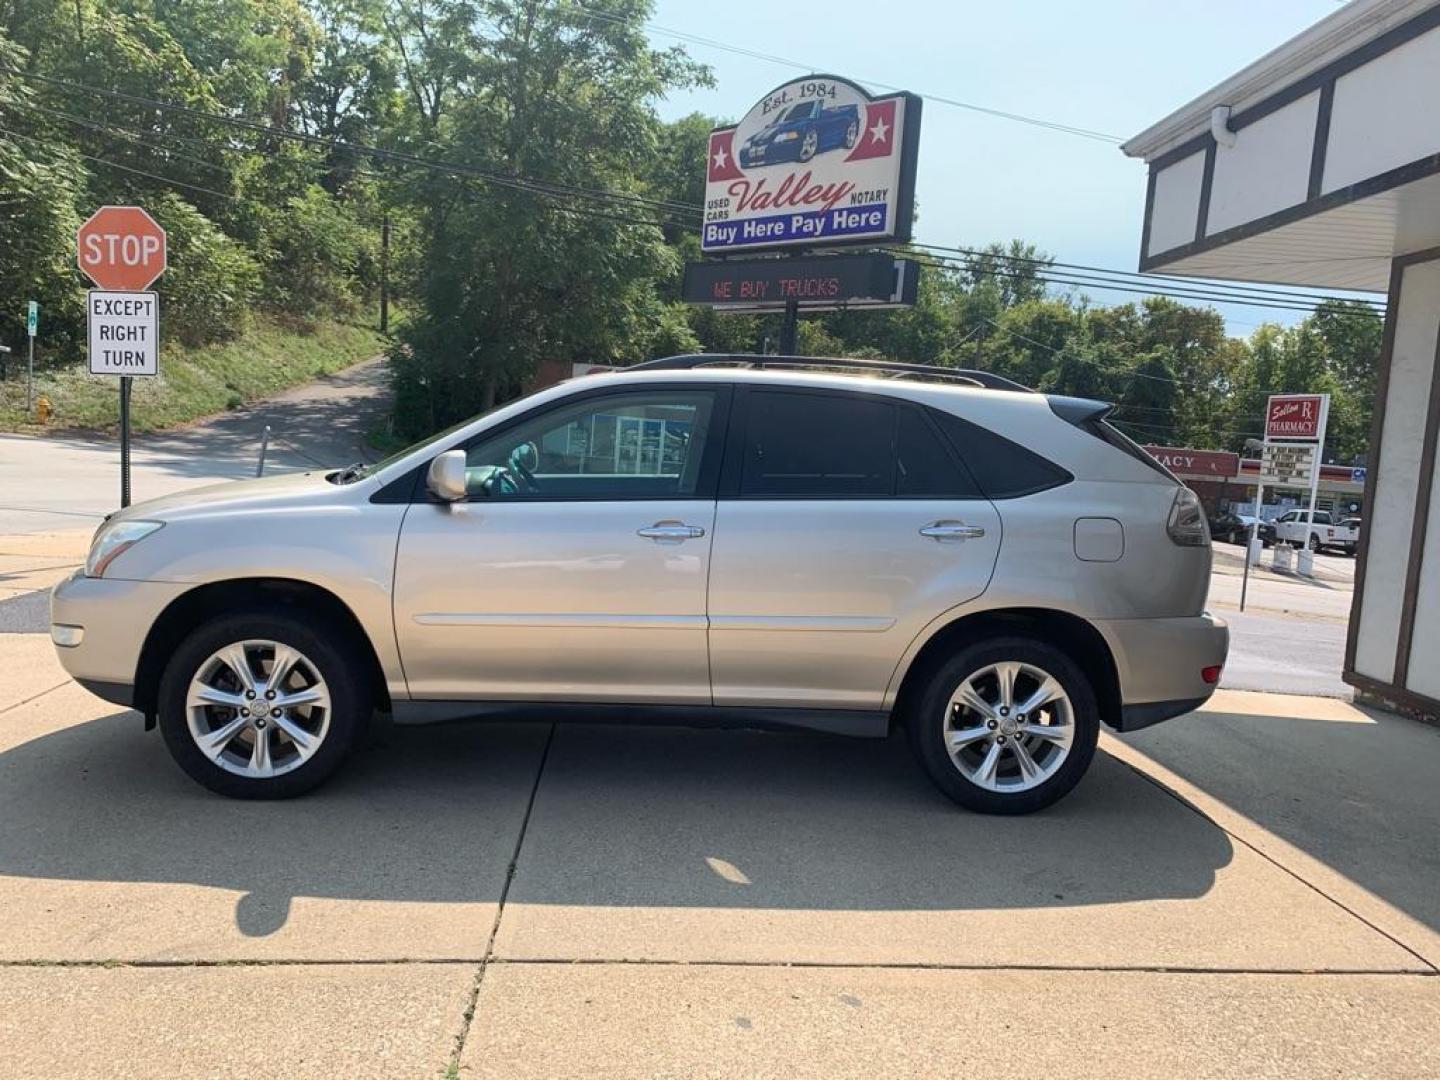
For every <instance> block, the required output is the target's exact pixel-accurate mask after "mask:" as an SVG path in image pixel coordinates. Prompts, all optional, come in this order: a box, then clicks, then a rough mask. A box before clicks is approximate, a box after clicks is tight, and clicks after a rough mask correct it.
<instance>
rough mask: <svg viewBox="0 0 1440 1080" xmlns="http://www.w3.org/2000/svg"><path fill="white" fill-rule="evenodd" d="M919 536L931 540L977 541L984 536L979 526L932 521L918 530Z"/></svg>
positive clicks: (982, 529) (958, 522) (959, 522)
mask: <svg viewBox="0 0 1440 1080" xmlns="http://www.w3.org/2000/svg"><path fill="white" fill-rule="evenodd" d="M920 535H921V536H928V537H930V538H931V539H932V540H979V539H980V537H982V536H984V535H985V529H984V528H983V527H982V526H980V525H966V524H965V523H964V522H963V521H932V522H931V523H930V524H929V525H924V526H922V527H921V529H920Z"/></svg>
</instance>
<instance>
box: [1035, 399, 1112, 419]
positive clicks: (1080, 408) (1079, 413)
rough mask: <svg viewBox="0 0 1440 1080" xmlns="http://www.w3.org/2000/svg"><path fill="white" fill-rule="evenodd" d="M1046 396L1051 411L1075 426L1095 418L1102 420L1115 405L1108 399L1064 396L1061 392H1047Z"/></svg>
mask: <svg viewBox="0 0 1440 1080" xmlns="http://www.w3.org/2000/svg"><path fill="white" fill-rule="evenodd" d="M1046 398H1047V400H1049V402H1050V411H1051V412H1053V413H1054V414H1055V415H1056V416H1058V417H1060V419H1061V420H1064V421H1066V422H1067V423H1071V424H1074V425H1075V426H1076V427H1083V426H1084V425H1085V424H1088V423H1091V422H1093V421H1096V420H1104V419H1105V418H1106V417H1107V416H1109V415H1110V414H1111V413H1113V412H1114V411H1115V406H1114V405H1112V404H1110V403H1109V402H1108V401H1095V400H1093V399H1091V398H1079V397H1065V396H1064V395H1063V394H1047V395H1046Z"/></svg>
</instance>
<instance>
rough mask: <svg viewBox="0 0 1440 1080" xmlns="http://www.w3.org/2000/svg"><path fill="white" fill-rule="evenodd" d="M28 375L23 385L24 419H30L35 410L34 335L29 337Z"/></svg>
mask: <svg viewBox="0 0 1440 1080" xmlns="http://www.w3.org/2000/svg"><path fill="white" fill-rule="evenodd" d="M28 365H29V369H30V373H29V375H28V377H27V380H26V383H25V419H26V420H29V419H30V414H31V413H32V412H33V411H34V409H35V335H34V334H31V335H30V359H29V361H28Z"/></svg>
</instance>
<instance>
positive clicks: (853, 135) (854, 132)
mask: <svg viewBox="0 0 1440 1080" xmlns="http://www.w3.org/2000/svg"><path fill="white" fill-rule="evenodd" d="M859 141H860V122H859V121H858V120H851V121H850V126H849V127H847V128H846V129H845V149H846V150H853V149H855V144H856V143H857V142H859Z"/></svg>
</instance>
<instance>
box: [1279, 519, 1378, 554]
mask: <svg viewBox="0 0 1440 1080" xmlns="http://www.w3.org/2000/svg"><path fill="white" fill-rule="evenodd" d="M1275 536H1276V538H1277V539H1279V540H1282V541H1284V542H1286V543H1288V544H1289V545H1290V546H1291V547H1297V548H1298V547H1308V548H1309V549H1310V550H1311V551H1315V552H1319V551H1325V550H1327V549H1328V550H1332V551H1343V552H1345V553H1346V554H1347V555H1354V554H1355V549H1356V548H1357V547H1358V546H1359V544H1360V529H1359V526H1356V525H1346V524H1344V523H1342V522H1338V521H1336V520H1334V518H1333V517H1332V516H1331V514H1330V511H1328V510H1316V511H1315V519H1314V521H1311V520H1310V511H1309V510H1287V511H1286V512H1285V513H1283V514H1281V515H1280V516H1279V517H1278V518H1276V520H1275Z"/></svg>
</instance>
